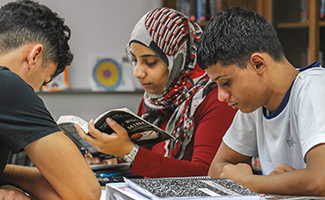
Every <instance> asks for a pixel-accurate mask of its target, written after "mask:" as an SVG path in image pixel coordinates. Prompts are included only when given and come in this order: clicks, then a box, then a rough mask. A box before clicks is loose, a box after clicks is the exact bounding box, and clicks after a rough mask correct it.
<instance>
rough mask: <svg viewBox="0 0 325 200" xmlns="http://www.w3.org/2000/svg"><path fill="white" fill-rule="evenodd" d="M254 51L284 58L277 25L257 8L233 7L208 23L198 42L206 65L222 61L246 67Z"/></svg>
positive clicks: (201, 64)
mask: <svg viewBox="0 0 325 200" xmlns="http://www.w3.org/2000/svg"><path fill="white" fill-rule="evenodd" d="M254 52H264V53H268V54H269V55H270V56H271V57H272V58H273V59H274V60H276V61H282V60H283V58H284V51H283V48H282V46H281V44H280V42H279V39H278V37H277V33H276V31H275V29H274V27H273V26H272V25H271V24H270V23H269V22H268V21H267V20H266V19H265V18H264V17H262V16H261V15H259V14H258V13H257V12H254V11H252V10H248V9H245V8H238V7H233V8H230V9H227V10H224V11H222V12H220V13H218V14H217V15H216V16H215V17H214V18H213V19H211V21H210V22H209V23H208V25H207V26H206V28H205V29H204V31H203V34H202V36H201V39H200V41H199V44H198V59H197V61H198V64H199V66H200V67H201V68H202V69H206V68H208V67H209V66H211V65H214V64H217V63H218V62H219V63H220V64H221V65H222V66H227V65H232V64H235V65H237V66H239V67H241V68H245V67H246V63H247V62H248V60H249V59H250V56H251V55H252V54H253V53H254Z"/></svg>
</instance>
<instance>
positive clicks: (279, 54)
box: [198, 8, 325, 196]
mask: <svg viewBox="0 0 325 200" xmlns="http://www.w3.org/2000/svg"><path fill="white" fill-rule="evenodd" d="M198 63H199V65H200V67H201V68H203V69H205V70H206V72H207V73H208V75H209V77H210V78H211V79H212V80H213V81H215V82H216V83H218V87H219V94H218V97H219V100H220V101H226V102H227V103H228V104H229V105H230V106H232V107H233V108H238V109H239V110H240V111H238V112H237V114H236V116H235V118H234V120H233V123H232V125H231V127H230V128H229V130H228V131H227V133H226V135H225V136H224V138H223V143H222V144H221V146H220V148H219V150H218V152H217V154H216V156H215V158H214V160H213V162H212V164H211V167H210V170H209V175H210V176H211V177H221V178H229V179H232V180H234V181H236V182H238V183H239V184H241V185H243V186H245V187H247V188H249V189H251V190H253V191H255V192H258V193H272V194H290V195H310V196H325V190H324V188H325V170H324V168H325V145H324V143H325V103H324V101H325V69H324V68H322V67H321V66H320V64H319V63H318V62H315V63H313V64H311V65H309V66H307V67H306V68H304V69H300V70H297V69H296V68H295V67H294V66H292V65H291V64H290V63H289V61H288V60H287V59H286V58H285V56H284V51H283V48H282V46H281V44H280V42H279V40H278V38H277V34H276V31H275V29H274V28H273V27H272V25H271V24H270V23H268V22H267V21H266V20H265V19H264V18H263V17H261V16H260V15H259V14H258V13H256V12H254V11H251V10H247V9H243V8H231V9H228V10H225V11H223V12H221V13H219V14H218V15H217V16H215V17H214V18H213V19H212V20H211V21H210V22H209V24H208V25H207V27H206V28H205V30H204V33H203V35H202V37H201V40H200V42H199V47H198ZM255 156H259V158H260V161H261V168H262V172H263V174H264V175H263V176H261V175H254V174H253V173H252V169H251V167H250V165H249V163H250V161H251V158H252V157H255Z"/></svg>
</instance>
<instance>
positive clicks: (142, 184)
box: [106, 176, 261, 200]
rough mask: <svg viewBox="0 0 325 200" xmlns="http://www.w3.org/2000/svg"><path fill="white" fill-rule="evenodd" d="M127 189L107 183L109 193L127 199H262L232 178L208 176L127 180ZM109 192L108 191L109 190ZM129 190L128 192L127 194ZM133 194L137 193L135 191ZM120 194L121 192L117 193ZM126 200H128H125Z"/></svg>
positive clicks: (125, 179)
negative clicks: (140, 196)
mask: <svg viewBox="0 0 325 200" xmlns="http://www.w3.org/2000/svg"><path fill="white" fill-rule="evenodd" d="M124 181H125V183H126V186H123V187H122V188H121V186H120V187H114V184H107V185H106V191H110V194H107V195H111V196H112V194H113V195H115V196H116V194H119V195H120V196H123V195H124V196H128V197H129V198H130V199H136V198H134V197H135V196H136V194H135V192H137V193H138V195H140V194H141V195H142V196H143V197H142V198H138V199H162V200H167V199H168V200H169V199H187V200H188V199H250V200H251V199H261V197H260V195H259V194H257V193H254V192H252V191H251V190H249V189H247V188H244V187H243V186H241V185H239V184H237V183H236V182H234V181H232V180H229V179H215V178H210V177H208V176H198V177H173V178H149V179H128V178H124ZM108 189H109V190H108ZM126 191H127V192H126ZM132 191H134V192H132ZM118 192H119V193H118ZM126 199H127V198H126Z"/></svg>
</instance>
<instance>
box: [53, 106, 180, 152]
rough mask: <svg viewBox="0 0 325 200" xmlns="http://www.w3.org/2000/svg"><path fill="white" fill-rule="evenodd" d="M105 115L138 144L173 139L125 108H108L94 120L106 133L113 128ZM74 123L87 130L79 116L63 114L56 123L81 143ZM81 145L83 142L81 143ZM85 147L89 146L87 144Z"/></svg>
mask: <svg viewBox="0 0 325 200" xmlns="http://www.w3.org/2000/svg"><path fill="white" fill-rule="evenodd" d="M107 117H109V118H111V119H113V120H114V121H116V122H117V123H118V124H120V125H121V126H123V127H124V128H125V129H126V131H127V132H128V134H129V136H130V139H131V140H132V141H133V142H134V143H136V144H138V145H139V146H144V147H150V146H152V145H154V144H157V143H159V142H161V141H164V140H167V139H174V137H173V136H172V135H170V134H168V133H166V132H165V131H163V130H162V129H160V128H159V127H157V126H155V125H153V124H151V123H149V122H147V121H146V120H144V119H142V118H141V117H139V116H137V115H136V114H134V113H133V112H132V111H130V110H129V109H127V108H118V109H113V110H109V111H107V112H104V113H103V114H101V115H100V116H98V117H97V118H96V119H95V120H94V125H95V127H96V128H97V129H98V130H100V131H101V132H104V133H107V134H111V133H113V132H114V130H113V129H112V128H111V127H110V126H109V125H108V124H107V123H106V118H107ZM76 123H78V124H79V125H80V126H81V128H82V129H83V130H84V131H85V132H86V133H88V132H89V131H88V122H87V121H85V120H84V119H82V118H80V117H77V116H73V115H64V116H61V117H60V118H59V119H58V121H57V124H58V125H59V127H60V128H61V130H62V131H63V132H64V133H65V134H66V135H68V136H69V137H70V138H72V140H73V141H77V142H79V143H81V142H82V141H83V140H82V138H81V137H80V136H79V134H78V132H77V131H76V129H75V127H74V124H76ZM80 140H82V141H80ZM88 144H89V143H88ZM82 145H85V144H84V143H83V144H82ZM89 145H90V144H89ZM77 146H78V145H77ZM87 148H90V147H89V146H87Z"/></svg>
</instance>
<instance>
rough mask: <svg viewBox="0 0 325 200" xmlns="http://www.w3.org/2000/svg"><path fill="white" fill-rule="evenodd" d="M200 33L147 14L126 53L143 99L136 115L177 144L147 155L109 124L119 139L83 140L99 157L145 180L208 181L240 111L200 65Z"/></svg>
mask: <svg viewBox="0 0 325 200" xmlns="http://www.w3.org/2000/svg"><path fill="white" fill-rule="evenodd" d="M201 33H202V30H201V28H200V27H199V26H198V25H197V24H196V23H194V22H192V21H190V20H189V18H188V17H187V16H185V15H184V14H182V13H179V12H177V11H175V10H173V9H169V8H158V9H155V10H152V11H150V12H148V13H147V14H145V15H144V16H143V17H142V18H141V19H140V21H139V22H138V23H137V24H136V26H135V28H134V30H133V32H132V34H131V37H130V40H129V42H128V44H127V47H126V52H127V55H128V57H129V59H130V61H131V63H132V66H133V70H134V76H135V77H136V78H137V79H138V81H139V82H140V84H141V86H142V87H143V88H144V90H145V93H144V96H143V99H142V101H141V103H140V106H139V109H138V115H139V116H141V117H142V118H144V119H145V120H147V121H149V122H151V123H153V124H155V125H157V126H159V127H160V128H162V129H163V130H165V131H167V132H170V133H172V134H173V135H174V137H175V138H176V139H175V140H167V141H163V142H160V143H158V144H157V145H155V146H153V147H151V148H150V149H146V148H144V147H139V146H138V145H136V144H134V143H133V142H132V141H131V140H130V138H129V137H128V135H127V132H126V130H125V129H124V128H122V127H121V126H119V125H118V124H117V123H116V122H114V121H113V120H111V119H107V122H108V124H109V125H110V126H111V127H112V128H113V130H115V132H116V133H114V134H111V135H107V134H105V133H101V132H100V131H99V130H97V129H95V128H94V126H93V121H91V122H90V123H89V131H90V134H91V135H92V136H93V137H90V136H88V135H86V134H85V133H84V132H82V131H81V129H79V128H78V127H77V130H78V132H79V134H80V135H81V137H82V138H83V139H84V140H86V141H88V142H89V143H90V144H92V145H94V146H95V147H96V148H97V149H98V150H99V151H101V152H104V153H107V154H110V155H116V156H119V157H121V158H122V159H124V161H126V162H129V163H132V165H131V168H130V172H132V173H134V174H137V175H141V176H145V177H152V178H154V177H174V176H178V177H179V176H202V175H207V174H208V170H209V167H210V163H211V161H212V159H213V158H214V155H215V153H216V152H217V149H218V147H219V145H220V143H221V141H222V137H223V135H224V134H225V132H226V130H227V129H228V127H229V126H230V124H231V122H232V119H233V117H234V115H235V112H236V110H235V109H232V108H231V107H229V106H228V105H227V104H226V103H221V102H220V101H219V100H218V88H217V85H216V84H215V83H214V82H212V81H211V80H210V79H209V77H208V76H207V74H206V73H205V71H204V70H202V69H200V68H199V66H198V65H197V64H196V51H197V49H196V47H197V43H198V41H199V39H200V35H201Z"/></svg>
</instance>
